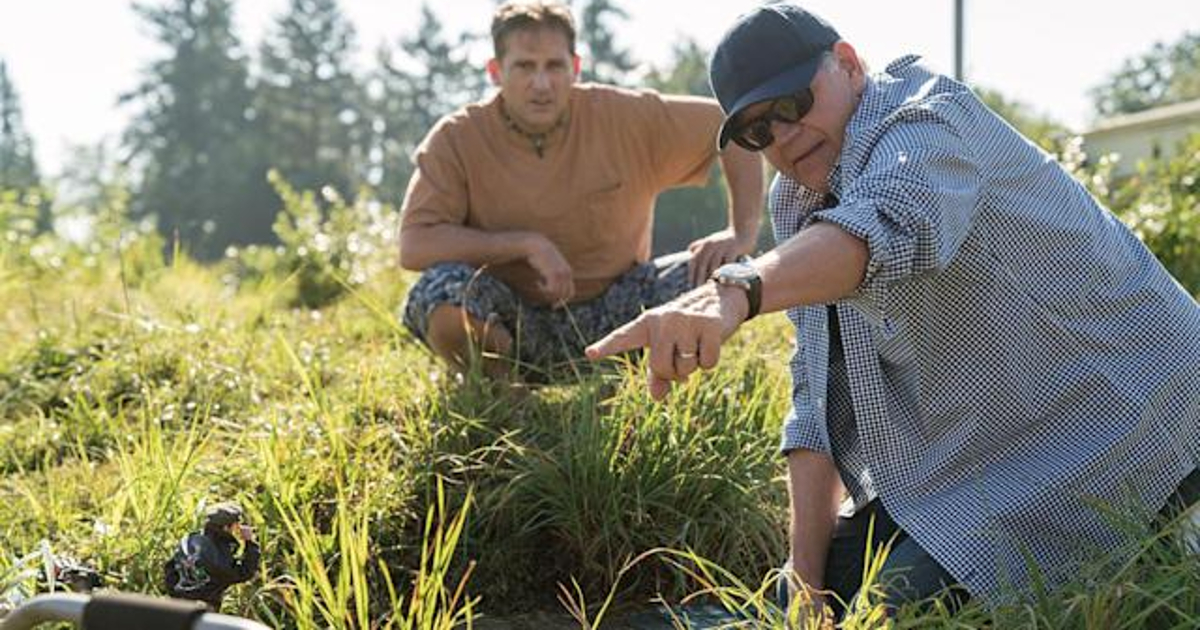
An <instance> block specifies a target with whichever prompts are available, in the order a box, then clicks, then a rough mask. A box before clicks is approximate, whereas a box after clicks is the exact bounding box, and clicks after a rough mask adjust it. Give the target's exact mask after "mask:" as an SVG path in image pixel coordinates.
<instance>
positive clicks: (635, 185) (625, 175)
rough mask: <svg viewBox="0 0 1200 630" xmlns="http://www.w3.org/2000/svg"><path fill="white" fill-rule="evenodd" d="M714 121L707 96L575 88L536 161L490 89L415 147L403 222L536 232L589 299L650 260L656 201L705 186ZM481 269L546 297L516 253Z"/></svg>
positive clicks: (717, 117) (525, 292)
mask: <svg viewBox="0 0 1200 630" xmlns="http://www.w3.org/2000/svg"><path fill="white" fill-rule="evenodd" d="M720 123H721V110H720V108H719V107H718V106H717V104H716V101H713V100H711V99H705V98H698V97H688V96H664V95H660V94H658V93H656V92H653V91H648V90H626V89H621V88H615V87H611V86H604V85H594V84H583V85H576V86H574V87H573V88H572V90H571V103H570V114H569V119H568V122H567V124H566V125H565V126H564V127H563V128H562V129H560V130H558V131H556V132H554V133H553V134H551V136H550V137H549V138H548V140H547V143H546V146H545V147H544V156H543V157H540V158H539V157H538V155H537V153H536V152H535V150H534V148H533V144H532V143H531V142H530V140H529V139H528V138H526V137H523V136H521V135H520V134H518V133H517V132H515V131H514V130H512V129H510V128H509V127H508V126H507V125H506V124H505V121H504V118H503V115H502V114H501V112H500V105H499V99H498V96H496V97H492V98H491V99H489V100H487V101H485V102H482V103H477V104H474V105H470V106H467V107H465V108H463V109H460V110H459V111H457V112H455V113H453V114H451V115H449V116H446V117H445V118H442V120H440V121H439V122H438V124H437V125H435V126H434V128H433V129H432V130H431V131H430V132H429V135H428V136H426V138H425V140H424V141H423V142H422V143H421V145H420V147H418V148H417V152H416V156H415V157H414V161H415V163H416V167H417V168H416V172H415V173H414V174H413V177H412V179H411V180H410V181H409V185H408V193H407V195H406V196H405V199H404V207H403V215H402V220H401V221H402V223H401V226H402V227H401V229H404V228H405V227H408V226H411V225H431V224H436V223H454V224H457V225H464V226H467V227H471V228H475V229H479V230H485V231H489V232H499V231H508V230H522V231H534V232H539V233H541V234H543V235H545V236H546V237H547V238H549V239H550V240H551V241H552V242H553V243H554V244H555V245H556V246H557V247H558V249H559V250H560V251H561V252H562V254H563V256H564V257H565V258H566V260H567V262H568V263H569V264H570V265H571V269H572V271H573V272H574V278H575V298H574V299H575V300H576V301H578V300H585V299H589V298H593V297H595V296H597V295H599V294H600V293H602V292H603V291H604V290H605V289H606V288H607V287H608V285H609V284H611V283H612V281H613V280H615V279H616V278H617V276H619V275H621V274H622V273H624V272H625V271H628V270H629V269H630V268H631V267H632V266H633V265H635V264H637V263H639V262H645V261H647V260H649V258H650V234H651V227H652V225H653V212H654V200H655V198H656V197H657V196H658V194H659V193H660V192H662V191H664V190H667V189H668V188H673V187H676V186H686V185H693V186H698V185H703V184H704V182H705V181H706V179H707V177H708V171H709V167H710V166H711V164H712V161H713V158H714V157H715V156H716V141H715V138H716V135H717V129H718V127H719V126H720ZM488 272H489V273H491V274H492V275H494V276H496V277H498V278H499V279H501V280H503V281H504V282H506V283H507V284H508V285H509V286H511V287H512V288H513V289H515V290H516V291H517V293H518V294H520V295H521V296H522V297H524V298H525V299H527V300H530V301H532V302H534V303H539V304H541V303H545V302H546V299H545V297H544V296H542V295H541V293H540V291H539V290H538V288H537V283H538V280H539V276H538V273H537V272H536V271H535V270H534V269H533V268H532V267H530V266H529V265H528V264H526V263H525V262H524V261H517V262H510V263H506V264H502V265H492V266H490V267H489V268H488Z"/></svg>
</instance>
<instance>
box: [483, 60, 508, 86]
mask: <svg viewBox="0 0 1200 630" xmlns="http://www.w3.org/2000/svg"><path fill="white" fill-rule="evenodd" d="M487 73H488V78H490V79H491V80H492V85H495V86H499V85H500V84H501V82H502V80H503V79H504V76H503V75H502V74H501V71H500V60H499V59H496V58H494V57H493V58H492V59H488V62H487Z"/></svg>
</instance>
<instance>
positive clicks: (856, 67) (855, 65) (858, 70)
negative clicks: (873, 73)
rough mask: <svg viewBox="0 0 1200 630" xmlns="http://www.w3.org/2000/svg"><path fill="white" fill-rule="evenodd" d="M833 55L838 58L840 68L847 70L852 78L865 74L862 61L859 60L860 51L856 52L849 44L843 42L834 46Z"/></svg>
mask: <svg viewBox="0 0 1200 630" xmlns="http://www.w3.org/2000/svg"><path fill="white" fill-rule="evenodd" d="M833 54H834V55H835V56H836V57H837V61H838V67H839V68H841V69H842V70H845V71H846V72H848V73H849V74H850V76H851V77H855V76H857V75H861V74H863V73H864V72H863V65H862V61H861V60H860V59H859V58H858V51H856V50H854V46H851V45H850V43H849V42H847V41H845V40H842V41H838V42H836V43H835V44H834V45H833Z"/></svg>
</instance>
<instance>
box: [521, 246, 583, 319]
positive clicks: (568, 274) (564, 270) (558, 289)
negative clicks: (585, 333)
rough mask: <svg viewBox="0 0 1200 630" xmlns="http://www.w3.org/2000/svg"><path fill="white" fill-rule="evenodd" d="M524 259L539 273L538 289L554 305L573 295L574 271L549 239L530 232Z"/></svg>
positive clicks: (559, 304) (565, 300)
mask: <svg viewBox="0 0 1200 630" xmlns="http://www.w3.org/2000/svg"><path fill="white" fill-rule="evenodd" d="M526 250H527V252H528V253H527V254H526V255H525V261H526V262H528V263H529V266H530V267H533V268H534V270H536V271H537V272H538V274H540V275H541V277H542V279H541V280H539V281H538V290H539V291H541V292H542V295H544V296H546V298H547V299H548V300H549V301H550V303H551V304H553V305H555V306H561V305H563V304H566V303H567V301H569V300H570V299H571V298H572V297H574V295H575V273H574V271H573V270H572V269H571V265H570V264H569V263H567V259H566V258H564V257H563V255H562V252H560V251H558V247H556V246H555V245H554V243H553V242H551V241H550V239H548V238H546V237H545V236H542V235H541V234H537V233H532V232H531V233H530V236H529V244H528V246H527V247H526Z"/></svg>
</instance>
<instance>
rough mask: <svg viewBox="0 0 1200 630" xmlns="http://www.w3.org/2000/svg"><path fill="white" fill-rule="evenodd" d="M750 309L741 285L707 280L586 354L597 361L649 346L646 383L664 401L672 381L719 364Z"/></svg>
mask: <svg viewBox="0 0 1200 630" xmlns="http://www.w3.org/2000/svg"><path fill="white" fill-rule="evenodd" d="M748 310H749V303H748V302H747V300H746V294H745V292H744V291H742V290H741V289H737V288H734V287H723V286H718V285H716V284H713V283H708V284H704V285H702V286H701V287H699V288H697V289H694V290H692V291H690V292H688V293H685V294H683V295H682V296H680V297H678V298H676V299H675V300H672V301H671V302H667V303H666V304H663V305H662V306H659V307H657V308H654V309H651V310H649V311H646V312H645V313H643V314H642V315H641V316H640V317H638V318H637V319H635V320H633V321H632V322H629V323H628V324H625V325H624V326H622V327H620V328H618V329H616V330H614V331H613V332H611V333H609V334H608V336H606V337H605V338H603V339H601V340H600V341H597V342H596V343H594V344H592V345H591V346H588V348H587V356H588V358H589V359H591V360H593V361H596V360H599V359H602V358H604V357H607V356H612V355H614V354H620V353H622V352H628V351H630V350H636V349H638V348H647V349H648V350H649V358H648V361H647V363H648V364H649V367H650V372H649V374H648V375H647V379H648V383H647V385H648V387H649V389H650V395H651V396H653V397H654V399H655V400H661V399H662V398H663V397H665V396H666V395H667V393H669V392H670V391H671V384H672V383H673V382H674V381H682V380H684V379H686V378H687V377H688V376H689V375H691V373H692V372H695V371H696V368H704V369H706V370H707V369H710V368H712V367H714V366H716V364H717V361H718V360H719V359H720V356H721V344H722V343H724V341H725V340H726V339H728V338H729V336H730V335H731V334H733V331H734V330H736V329H737V327H738V326H739V325H740V324H741V323H742V321H743V320H745V319H746V314H747V312H748Z"/></svg>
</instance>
